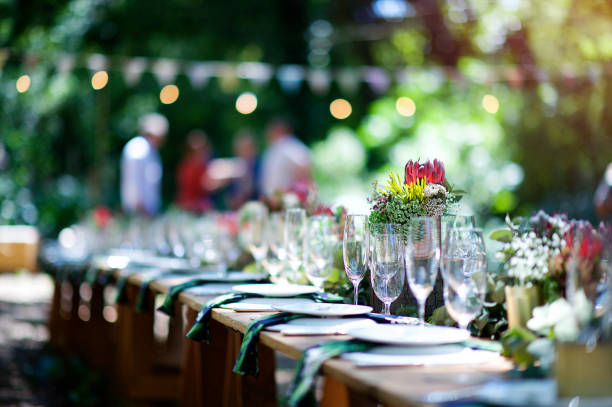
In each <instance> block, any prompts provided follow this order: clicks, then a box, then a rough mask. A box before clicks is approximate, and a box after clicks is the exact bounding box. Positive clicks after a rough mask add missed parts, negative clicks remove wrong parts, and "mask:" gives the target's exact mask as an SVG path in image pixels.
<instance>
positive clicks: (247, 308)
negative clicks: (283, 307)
mask: <svg viewBox="0 0 612 407" xmlns="http://www.w3.org/2000/svg"><path fill="white" fill-rule="evenodd" d="M313 302H314V301H313V300H311V299H310V298H246V299H244V300H240V301H238V302H232V303H230V304H223V305H221V306H220V308H225V309H231V310H234V311H243V312H263V311H265V312H276V309H275V308H274V307H275V306H277V305H280V304H287V303H289V304H296V305H301V306H304V305H307V304H311V303H313Z"/></svg>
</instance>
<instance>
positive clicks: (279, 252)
mask: <svg viewBox="0 0 612 407" xmlns="http://www.w3.org/2000/svg"><path fill="white" fill-rule="evenodd" d="M266 237H267V242H268V251H267V253H266V257H265V258H264V259H263V265H264V267H265V269H266V271H267V272H268V274H270V277H271V279H272V282H276V280H277V279H278V277H279V275H280V274H281V272H282V271H283V267H284V266H285V221H284V214H282V213H272V214H270V217H269V219H268V225H267V227H266Z"/></svg>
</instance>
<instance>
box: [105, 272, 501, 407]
mask: <svg viewBox="0 0 612 407" xmlns="http://www.w3.org/2000/svg"><path fill="white" fill-rule="evenodd" d="M121 274H123V273H122V272H117V273H116V276H119V275H121ZM146 276H147V272H138V273H134V274H131V275H130V276H129V278H128V283H130V284H135V285H140V284H141V283H142V282H143V280H144V278H146ZM191 278H193V276H181V277H173V278H162V279H154V280H152V281H151V282H150V283H149V288H150V289H151V290H153V292H156V293H160V294H166V293H167V292H168V291H169V289H170V287H172V286H173V285H175V284H179V283H182V282H185V281H188V280H190V279H191ZM214 297H215V296H197V295H193V294H191V293H189V292H188V291H187V292H182V293H181V294H180V295H179V298H178V301H180V302H181V303H183V304H185V305H186V306H187V307H189V308H191V309H193V310H196V311H199V310H200V308H201V307H202V305H203V304H204V303H205V302H206V301H208V300H210V299H211V298H214ZM271 314H272V313H270V312H236V311H232V310H226V309H221V308H216V309H214V310H213V311H212V318H213V319H214V320H216V321H218V322H220V323H222V324H223V325H225V326H226V327H228V328H231V329H233V330H236V331H239V332H241V333H244V331H245V330H246V327H247V325H248V324H249V323H250V322H251V321H252V320H254V319H257V318H260V317H262V316H264V315H271ZM345 338H346V339H349V338H350V337H349V336H346V335H344V336H341V335H321V336H284V335H282V334H281V333H278V332H266V331H264V332H262V333H261V334H260V339H259V340H260V343H262V344H263V345H265V346H268V347H270V348H272V349H274V350H276V351H278V352H281V353H282V354H285V355H287V356H289V357H290V358H293V359H298V358H300V356H301V355H302V353H303V352H304V350H305V349H307V348H309V347H311V346H314V345H317V344H321V343H325V342H326V341H337V340H341V339H345ZM511 368H512V363H511V362H510V361H509V360H507V359H505V358H503V357H501V356H500V357H499V358H498V359H497V360H495V361H493V362H490V363H486V364H480V365H465V366H401V367H356V366H355V365H354V364H353V363H352V362H351V361H348V360H342V359H330V360H328V361H326V362H325V363H324V364H323V366H322V372H323V374H325V375H328V376H331V377H333V378H335V379H337V380H339V381H341V382H343V383H344V384H345V385H347V386H348V387H349V388H351V389H353V390H355V391H358V392H360V393H363V394H367V395H368V396H371V397H373V398H375V399H377V400H379V401H380V402H382V403H384V404H385V405H386V406H423V405H428V403H427V402H426V400H428V399H427V397H428V396H431V395H432V393H433V394H435V393H438V392H446V391H454V390H460V389H467V388H470V387H473V386H475V385H478V384H480V383H482V382H484V381H487V380H490V379H492V378H494V377H495V376H500V375H501V374H503V373H504V372H506V371H508V370H510V369H511Z"/></svg>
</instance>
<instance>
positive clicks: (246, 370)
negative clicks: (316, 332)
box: [234, 312, 306, 376]
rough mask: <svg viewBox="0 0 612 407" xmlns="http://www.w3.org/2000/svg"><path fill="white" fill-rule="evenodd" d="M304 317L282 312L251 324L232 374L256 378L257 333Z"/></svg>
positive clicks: (257, 371)
mask: <svg viewBox="0 0 612 407" xmlns="http://www.w3.org/2000/svg"><path fill="white" fill-rule="evenodd" d="M305 317H306V315H301V314H291V313H289V312H282V313H280V314H274V315H272V316H264V317H262V318H259V319H256V320H254V321H253V322H251V323H250V324H249V326H247V329H246V331H245V333H244V338H243V339H242V344H241V345H240V351H239V352H238V358H236V364H235V365H234V373H238V374H241V375H244V374H249V375H251V376H257V374H258V373H259V363H258V361H259V356H258V353H257V340H258V338H259V332H261V330H262V329H264V328H266V327H267V326H270V325H276V324H280V323H284V322H288V321H291V320H293V319H297V318H305Z"/></svg>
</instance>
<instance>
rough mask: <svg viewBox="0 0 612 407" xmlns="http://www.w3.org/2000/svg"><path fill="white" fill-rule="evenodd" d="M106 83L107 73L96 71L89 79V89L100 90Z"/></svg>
mask: <svg viewBox="0 0 612 407" xmlns="http://www.w3.org/2000/svg"><path fill="white" fill-rule="evenodd" d="M107 83H108V73H106V71H98V72H96V73H95V74H93V76H92V77H91V87H92V88H94V89H95V90H100V89H102V88H104V87H105V86H106V84H107Z"/></svg>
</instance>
